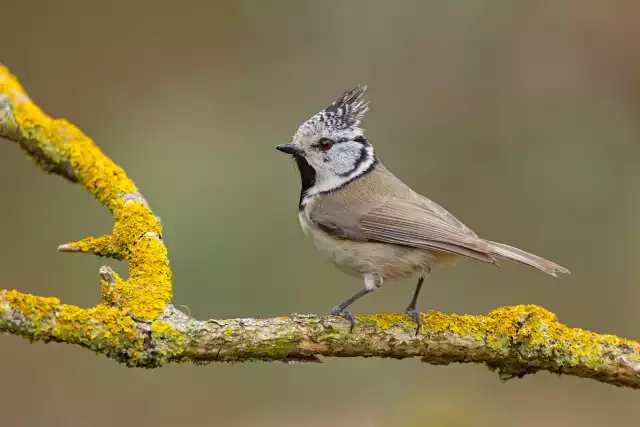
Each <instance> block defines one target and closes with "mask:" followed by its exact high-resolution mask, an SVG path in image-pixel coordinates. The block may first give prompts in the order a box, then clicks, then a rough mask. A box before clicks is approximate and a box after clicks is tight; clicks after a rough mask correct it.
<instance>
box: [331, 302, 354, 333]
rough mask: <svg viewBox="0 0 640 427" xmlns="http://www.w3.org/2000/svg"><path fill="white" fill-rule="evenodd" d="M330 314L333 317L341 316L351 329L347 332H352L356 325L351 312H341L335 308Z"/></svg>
mask: <svg viewBox="0 0 640 427" xmlns="http://www.w3.org/2000/svg"><path fill="white" fill-rule="evenodd" d="M331 314H332V315H334V316H341V317H344V318H345V319H347V320H348V321H349V323H351V328H350V329H349V332H352V331H353V327H354V326H355V325H356V319H355V318H354V317H353V313H352V312H350V311H349V310H341V309H340V308H339V307H336V308H334V309H333V310H331Z"/></svg>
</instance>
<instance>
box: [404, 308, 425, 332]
mask: <svg viewBox="0 0 640 427" xmlns="http://www.w3.org/2000/svg"><path fill="white" fill-rule="evenodd" d="M405 313H406V314H408V315H409V316H411V318H412V319H413V321H414V322H416V325H417V327H416V335H418V334H419V333H420V326H421V325H422V321H421V319H420V313H419V312H417V311H416V310H413V309H409V308H408V309H407V310H405Z"/></svg>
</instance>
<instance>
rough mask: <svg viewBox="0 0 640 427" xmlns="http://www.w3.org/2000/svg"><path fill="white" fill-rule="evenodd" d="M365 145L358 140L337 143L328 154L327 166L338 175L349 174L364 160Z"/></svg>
mask: <svg viewBox="0 0 640 427" xmlns="http://www.w3.org/2000/svg"><path fill="white" fill-rule="evenodd" d="M363 150H366V148H365V146H364V145H362V144H361V143H359V142H356V141H347V142H343V143H337V144H336V145H334V146H333V148H332V149H331V151H330V152H328V153H327V154H326V156H327V160H328V161H327V162H326V163H325V164H326V165H327V168H328V169H329V170H330V171H331V172H333V173H335V174H336V175H341V176H347V175H348V174H349V173H351V172H352V171H353V170H354V169H355V167H356V166H358V165H359V163H360V162H361V161H362V156H363V155H366V153H364V152H363Z"/></svg>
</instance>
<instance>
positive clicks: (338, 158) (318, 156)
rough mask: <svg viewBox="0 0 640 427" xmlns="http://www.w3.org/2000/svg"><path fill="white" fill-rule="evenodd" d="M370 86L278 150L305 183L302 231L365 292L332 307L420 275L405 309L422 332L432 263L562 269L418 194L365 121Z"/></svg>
mask: <svg viewBox="0 0 640 427" xmlns="http://www.w3.org/2000/svg"><path fill="white" fill-rule="evenodd" d="M365 90H366V86H364V85H359V86H357V87H356V88H354V89H352V90H348V91H346V92H345V93H344V94H343V95H342V96H341V97H340V98H338V99H337V100H336V101H335V102H334V103H332V104H331V105H330V106H329V107H327V108H325V109H324V110H322V111H320V112H319V113H318V114H316V115H315V116H313V117H311V118H310V119H309V120H307V121H306V122H304V123H302V125H300V127H299V128H298V130H297V132H296V133H295V135H294V137H293V142H292V143H291V144H282V145H278V146H277V147H276V148H277V149H278V150H279V151H282V152H284V153H287V154H291V155H292V156H293V158H294V159H295V162H296V164H297V167H298V169H299V171H300V179H301V181H302V185H301V189H300V200H299V204H298V209H299V219H300V224H301V225H302V229H303V230H304V232H305V234H306V235H307V236H309V237H310V238H311V240H312V241H313V242H314V244H315V245H316V247H317V248H318V249H320V250H321V251H323V252H325V253H327V254H328V256H329V258H330V259H331V260H332V261H333V262H334V263H335V264H336V265H337V266H338V268H340V269H341V270H343V271H344V272H346V273H348V274H350V275H355V276H358V277H362V278H363V279H364V289H362V290H361V291H359V292H358V293H356V294H355V295H353V296H352V297H351V298H349V299H347V300H346V301H344V302H342V303H340V304H338V305H337V306H335V307H334V308H333V310H332V311H331V314H333V315H339V316H343V317H345V318H347V319H348V320H349V321H350V322H351V327H352V328H353V325H354V324H355V321H354V318H353V314H352V313H351V312H350V311H348V310H346V308H347V307H348V306H349V305H351V304H352V303H353V302H354V301H356V300H357V299H359V298H361V297H362V296H364V295H366V294H367V293H370V292H373V291H375V290H377V289H378V288H380V286H381V285H382V283H383V281H384V280H396V279H402V278H407V277H416V276H417V277H418V278H419V279H418V284H417V286H416V289H415V291H414V294H413V298H412V299H411V301H410V303H409V305H408V307H407V308H406V310H405V313H406V314H408V315H409V316H411V317H412V318H413V319H414V321H415V322H416V324H417V328H416V333H418V332H419V330H420V314H419V313H418V312H417V311H416V304H417V301H418V295H419V293H420V289H421V287H422V284H423V282H424V280H425V279H426V278H427V277H428V276H429V273H430V271H431V267H433V266H436V265H439V264H443V263H449V262H451V261H455V260H456V259H458V258H460V257H467V258H472V259H475V260H478V261H484V262H487V263H491V264H495V265H497V260H496V257H500V258H505V259H508V260H512V261H516V262H519V263H522V264H526V265H529V266H531V267H535V268H537V269H538V270H541V271H543V272H545V273H547V274H550V275H552V276H556V274H557V273H567V274H568V273H569V270H567V269H566V268H564V267H561V266H559V265H557V264H554V263H553V262H551V261H548V260H546V259H544V258H541V257H539V256H536V255H533V254H530V253H527V252H525V251H523V250H521V249H518V248H514V247H512V246H508V245H505V244H503V243H497V242H492V241H490V240H485V239H483V238H481V237H478V235H477V234H476V233H474V232H473V231H471V229H469V227H467V226H466V225H464V224H463V223H462V222H460V221H459V220H458V219H456V218H455V217H454V216H453V215H451V214H450V213H449V212H447V210H445V209H444V208H443V207H441V206H440V205H438V204H437V203H435V202H433V201H431V200H429V199H427V198H426V197H424V196H422V195H420V194H418V193H416V192H415V191H413V190H412V189H411V188H409V187H408V186H407V185H406V184H404V183H403V182H402V181H401V180H400V179H398V178H397V177H396V176H395V175H393V174H392V173H391V172H389V171H388V170H387V169H386V168H385V167H384V166H383V165H382V163H381V162H380V161H379V160H378V159H377V158H376V155H375V152H374V150H373V146H372V145H371V143H370V142H369V140H368V139H367V138H366V137H365V136H364V131H363V129H362V128H361V127H360V122H361V120H362V118H363V117H364V115H365V113H366V112H367V109H368V103H367V102H365V100H364V99H363V94H364V91H365Z"/></svg>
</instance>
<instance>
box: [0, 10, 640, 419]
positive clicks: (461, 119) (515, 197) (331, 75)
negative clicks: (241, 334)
mask: <svg viewBox="0 0 640 427" xmlns="http://www.w3.org/2000/svg"><path fill="white" fill-rule="evenodd" d="M0 3H1V7H0V10H1V11H2V29H3V34H4V39H3V43H2V47H1V48H0V61H2V62H3V63H4V64H6V65H7V66H8V67H9V68H10V69H11V70H12V72H14V73H15V74H16V75H17V76H18V77H19V78H20V80H21V82H22V83H23V84H24V86H25V87H26V89H27V91H28V92H29V94H30V95H31V97H32V98H33V99H34V100H35V101H36V102H37V103H38V104H39V105H40V106H41V107H42V108H43V109H44V110H45V111H46V112H48V113H49V114H51V115H52V116H54V117H64V118H67V119H69V120H70V121H71V122H73V123H75V124H76V125H78V126H79V127H80V128H81V129H82V130H83V131H84V132H85V133H86V134H88V135H89V136H91V137H93V138H94V139H95V141H96V142H97V143H98V144H99V145H100V146H101V147H102V149H103V150H104V151H105V152H106V153H107V154H108V155H109V156H111V158H113V159H114V160H115V161H116V162H117V163H119V164H120V165H121V166H123V167H124V168H125V169H126V171H127V172H128V173H129V175H130V176H131V177H133V179H134V180H135V181H136V183H137V184H138V185H139V187H140V188H141V189H142V191H143V193H144V194H145V196H146V197H147V199H148V200H149V202H150V203H151V205H152V207H153V208H154V210H155V212H156V213H157V214H158V215H160V216H161V218H162V222H163V224H164V236H165V241H166V242H167V244H168V247H169V253H170V257H171V265H172V268H173V274H174V279H175V284H174V290H175V304H176V305H181V304H184V305H186V306H188V308H189V310H190V311H191V313H192V314H193V315H194V316H196V317H198V318H227V317H248V316H260V317H266V316H277V315H285V314H289V313H292V312H298V313H318V314H325V313H328V311H329V310H330V309H331V308H332V307H333V306H334V305H335V304H336V303H338V302H339V301H341V300H343V299H344V298H346V297H347V296H350V295H351V294H352V293H354V292H355V291H356V290H357V289H359V288H360V286H361V282H360V281H359V280H356V279H353V278H350V277H348V276H346V275H343V274H342V273H341V272H340V271H339V270H338V269H336V268H335V267H333V266H332V265H331V264H330V263H329V261H327V260H325V259H324V258H323V257H322V256H321V255H320V254H319V253H318V252H317V251H316V250H315V248H314V247H313V245H312V244H311V243H310V241H308V240H307V239H306V238H305V237H304V236H303V234H302V231H301V230H300V227H299V224H298V221H297V200H298V191H299V181H298V179H299V178H298V173H297V171H296V170H295V166H294V164H293V162H291V161H290V160H289V159H287V158H286V157H285V156H283V155H282V154H280V153H278V152H277V151H276V150H275V149H274V146H275V145H276V144H280V143H284V142H289V141H290V140H291V136H292V135H293V133H294V132H295V130H296V128H297V127H298V125H299V124H300V123H301V122H302V121H304V120H306V119H307V118H308V117H310V116H311V115H313V114H315V113H316V112H317V111H318V110H320V109H322V108H324V107H325V106H327V105H328V104H329V103H331V102H332V101H333V100H334V99H335V98H336V97H337V96H338V95H340V94H341V93H342V91H343V90H344V89H346V88H348V87H351V86H354V85H356V84H357V83H360V82H365V83H367V84H368V85H369V91H368V95H367V97H368V99H369V100H370V101H371V109H370V112H369V113H368V115H367V117H366V119H365V121H364V127H365V128H366V129H367V135H368V137H369V138H370V140H371V141H372V143H373V144H374V145H375V147H376V149H377V153H378V156H379V158H380V159H381V160H382V161H383V162H384V163H385V165H386V166H387V167H388V168H389V169H390V170H392V171H394V172H395V173H396V174H397V175H398V176H399V177H400V178H401V179H403V180H404V181H405V182H406V183H408V184H409V185H411V186H412V187H413V188H414V189H416V190H417V191H419V192H421V193H423V194H425V195H428V196H429V197H430V198H432V199H434V200H436V201H438V202H439V203H441V204H442V205H444V206H445V207H447V208H448V209H450V210H451V211H452V212H453V213H454V214H455V215H456V216H458V217H459V218H460V219H462V220H463V221H464V222H466V223H467V224H468V225H469V226H471V227H472V228H473V229H474V230H475V231H476V232H478V233H479V234H481V235H482V236H485V237H488V238H491V239H493V240H498V241H504V242H506V243H509V244H512V245H515V246H519V247H522V248H524V249H526V250H529V251H532V252H534V253H537V254H539V255H542V256H545V257H548V258H550V259H552V260H554V261H556V262H558V263H560V264H562V265H564V266H566V267H568V268H569V269H570V270H571V271H572V272H573V274H572V275H571V276H568V277H562V278H560V279H554V278H552V277H549V276H546V275H544V274H542V273H540V272H538V271H535V270H533V269H530V268H527V267H523V266H519V265H515V264H511V263H508V262H503V263H502V268H501V269H499V270H498V269H495V268H491V267H489V266H486V265H484V264H481V263H477V262H473V261H466V262H461V263H459V264H458V266H457V268H448V269H443V270H437V271H435V273H434V274H433V275H432V279H431V280H430V281H429V283H428V287H427V288H426V291H424V292H423V294H422V297H421V300H420V303H419V309H422V310H424V311H426V310H429V309H435V310H441V311H444V312H447V313H470V314H485V313H487V312H488V311H490V310H492V309H494V308H497V307H501V306H504V305H511V304H520V303H531V304H539V305H542V306H544V307H546V308H547V309H549V310H551V311H553V312H555V313H556V314H558V316H559V317H560V320H561V321H563V322H565V323H567V324H568V325H570V326H574V327H582V328H587V329H590V330H593V331H597V332H601V333H611V334H616V335H619V336H622V337H626V338H631V339H639V338H640V326H639V325H640V311H639V310H638V309H637V307H638V300H639V299H640V285H639V283H638V279H637V278H638V274H640V267H639V263H638V261H637V259H638V254H639V252H640V167H638V162H639V160H638V159H640V143H639V139H640V121H638V117H639V116H638V113H639V112H640V50H638V42H639V41H640V26H638V25H637V23H638V22H639V19H640V3H638V2H634V1H611V0H607V1H605V0H601V1H591V0H560V1H559V0H541V1H537V2H532V1H529V2H507V1H492V2H490V1H476V2H470V1H469V2H442V1H435V0H432V1H422V2H418V1H416V2H409V1H404V2H383V1H365V0H360V1H346V2H337V1H328V2H318V1H316V2H311V1H304V2H303V1H294V0H287V1H283V0H281V1H277V2H262V1H257V0H255V1H209V2H204V1H200V2H193V1H188V0H184V1H181V2H170V1H163V0H156V1H153V2H150V1H136V2H125V1H119V0H118V1H111V2H108V3H105V2H93V3H91V2H86V1H82V0H73V1H71V0H67V1H61V2H50V1H29V0H20V1H10V0H0ZM0 182H1V183H2V184H0V185H1V188H2V189H3V190H2V209H1V210H0V232H1V234H2V237H3V244H2V245H1V246H0V268H1V270H2V275H1V276H0V277H1V278H0V287H1V288H15V289H18V290H20V291H24V292H30V293H35V294H38V295H55V296H58V297H60V298H61V299H62V300H63V301H65V302H67V303H72V304H77V305H80V306H84V307H89V306H92V305H94V304H95V303H96V302H97V301H98V298H99V279H98V274H97V271H98V268H99V266H101V265H103V264H104V263H105V262H106V261H105V260H101V259H98V258H93V257H89V256H83V255H75V256H74V255H68V254H59V253H57V252H56V250H55V249H56V246H57V245H58V244H61V243H65V242H68V241H71V240H77V239H80V238H82V237H85V236H88V235H94V236H98V235H101V234H104V233H108V232H109V231H110V230H111V226H112V220H111V217H110V215H109V213H108V212H107V211H106V209H103V208H102V207H100V206H99V205H98V204H97V203H96V202H95V201H94V200H93V199H92V197H91V196H90V195H89V194H88V193H86V192H84V191H83V190H82V189H81V188H80V187H79V186H74V185H70V184H69V183H67V182H65V181H64V180H62V179H61V178H58V177H51V176H47V175H46V174H45V173H43V172H42V171H41V170H39V169H38V168H37V167H35V166H34V165H33V164H32V163H31V162H30V161H28V160H25V158H24V155H23V154H22V153H21V152H20V150H18V149H16V147H15V146H14V145H13V144H12V143H9V142H6V141H5V142H4V143H0ZM108 264H109V265H111V266H113V267H114V268H116V269H117V270H118V271H119V272H121V273H122V274H126V271H127V270H126V265H125V264H123V263H118V262H116V261H111V260H109V261H108ZM413 287H414V283H413V282H412V281H405V282H400V283H397V284H393V285H388V286H385V287H384V288H383V289H382V290H381V291H379V292H377V293H375V294H372V295H370V296H368V297H366V298H364V299H363V300H361V301H360V302H358V303H357V304H355V305H354V307H353V308H354V311H356V312H359V313H370V312H376V311H387V312H398V311H402V310H403V309H404V308H405V306H406V304H407V302H408V301H409V299H410V297H411V293H412V291H413ZM1 343H2V344H1V345H2V347H1V348H2V352H1V353H0V376H1V377H2V378H3V384H4V386H3V387H1V388H0V409H1V411H2V418H3V423H4V424H6V425H24V426H41V425H48V426H86V425H95V426H112V425H114V424H118V425H136V426H151V425H152V426H156V427H159V426H203V425H224V426H247V427H252V426H300V425H305V426H311V427H314V426H326V425H349V426H354V427H355V426H373V427H376V426H400V427H405V426H406V427H418V426H492V427H493V426H525V427H529V426H530V427H533V426H540V425H544V426H582V427H587V426H601V425H632V424H637V420H638V412H637V402H638V400H637V399H638V396H637V393H634V392H633V391H631V390H627V389H617V388H614V387H612V386H608V385H603V384H599V383H597V382H595V381H589V380H582V379H577V378H571V377H559V376H556V375H551V374H548V373H544V372H543V373H539V374H536V375H533V376H529V377H526V378H524V379H522V380H513V381H510V382H508V383H506V384H503V383H501V382H500V381H499V380H498V378H497V375H496V374H495V373H491V372H489V371H488V370H487V369H486V368H485V367H482V366H473V365H452V366H445V367H442V366H440V367H438V366H430V365H425V364H421V363H420V362H419V361H418V360H405V361H392V360H339V359H328V360H325V363H324V364H322V365H315V364H313V365H295V366H287V365H283V364H275V363H273V364H265V363H260V364H249V363H244V364H237V365H210V366H207V367H195V366H191V365H181V366H177V365H176V366H173V365H172V366H166V367H164V368H162V369H158V370H153V371H143V370H132V369H127V368H125V367H124V366H121V365H118V364H116V363H115V362H113V361H111V360H108V359H106V358H104V357H102V356H96V355H95V354H93V353H91V352H89V351H86V350H84V349H82V348H80V347H75V346H67V345H60V344H46V345H45V344H29V343H28V342H27V341H24V340H23V339H21V338H17V337H13V336H4V337H1Z"/></svg>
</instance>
